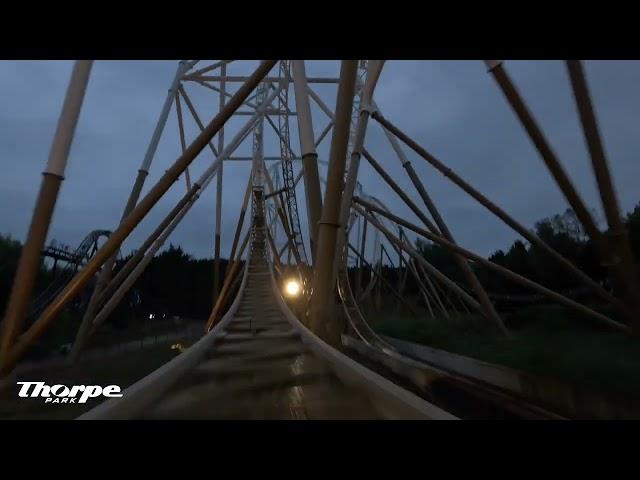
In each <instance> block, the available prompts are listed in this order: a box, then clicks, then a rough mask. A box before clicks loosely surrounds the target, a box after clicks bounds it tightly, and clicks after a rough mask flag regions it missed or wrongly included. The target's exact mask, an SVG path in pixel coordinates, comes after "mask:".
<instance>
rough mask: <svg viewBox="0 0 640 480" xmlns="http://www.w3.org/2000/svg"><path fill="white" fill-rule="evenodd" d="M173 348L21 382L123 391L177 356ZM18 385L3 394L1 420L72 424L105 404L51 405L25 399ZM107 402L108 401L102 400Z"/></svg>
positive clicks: (51, 371)
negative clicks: (84, 414) (92, 386)
mask: <svg viewBox="0 0 640 480" xmlns="http://www.w3.org/2000/svg"><path fill="white" fill-rule="evenodd" d="M176 354H177V353H176V350H172V349H171V344H170V343H169V344H159V345H157V346H154V347H150V348H146V349H142V350H138V351H135V352H126V353H122V354H120V355H117V356H110V357H105V358H103V359H99V360H87V361H85V362H83V363H80V364H78V365H75V366H71V367H70V366H56V367H49V368H46V369H41V370H38V371H34V372H29V373H28V374H24V375H21V376H20V377H19V378H18V381H43V382H45V383H46V384H47V385H56V384H62V385H66V386H71V385H100V386H103V387H104V386H107V385H118V386H120V387H121V388H122V389H123V390H124V388H125V387H127V386H129V385H131V384H133V383H135V382H136V381H137V380H139V379H141V378H142V377H144V376H146V375H148V374H149V373H151V372H152V371H154V370H156V369H157V368H158V367H160V366H161V365H163V364H164V363H166V362H168V361H169V360H171V359H172V358H173V357H175V356H176ZM18 391H19V388H18V385H16V386H15V387H10V388H6V389H4V390H2V391H0V419H4V420H9V419H14V420H20V419H22V420H25V419H28V420H44V419H47V420H70V419H74V418H76V417H77V416H78V415H80V414H82V413H84V412H85V411H88V410H90V409H91V408H93V407H95V406H96V405H97V404H98V403H100V402H101V401H102V400H95V399H90V400H89V401H87V403H85V404H70V405H69V404H51V403H47V404H45V403H44V399H42V398H21V397H19V396H18ZM102 399H104V397H102Z"/></svg>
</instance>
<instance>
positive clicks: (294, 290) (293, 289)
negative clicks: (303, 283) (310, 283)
mask: <svg viewBox="0 0 640 480" xmlns="http://www.w3.org/2000/svg"><path fill="white" fill-rule="evenodd" d="M284 290H285V292H286V294H287V295H289V296H290V297H295V296H296V295H298V294H299V293H300V284H299V283H298V282H297V281H296V280H289V281H288V282H287V284H286V285H285V287H284Z"/></svg>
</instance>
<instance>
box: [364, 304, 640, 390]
mask: <svg viewBox="0 0 640 480" xmlns="http://www.w3.org/2000/svg"><path fill="white" fill-rule="evenodd" d="M376 317H377V318H376ZM376 317H373V318H370V321H371V324H372V326H373V328H374V329H375V330H376V331H377V332H379V333H381V334H383V335H388V336H390V337H395V338H398V339H402V340H407V341H411V342H415V343H420V344H423V345H429V346H432V347H434V348H438V349H442V350H447V351H450V352H454V353H458V354H461V355H465V356H468V357H472V358H477V359H479V360H484V361H487V362H491V363H496V364H500V365H505V366H509V367H512V368H515V369H518V370H523V371H526V372H529V373H532V374H536V375H540V376H546V377H552V378H557V379H559V380H564V381H567V382H572V383H575V384H578V385H582V386H585V387H587V388H590V389H592V390H596V391H601V392H606V393H612V394H618V395H625V396H629V395H632V396H634V397H638V398H640V338H638V337H631V336H628V335H625V334H621V333H616V332H611V331H608V330H603V329H601V328H599V327H596V326H593V324H592V323H591V322H589V321H588V320H586V319H584V318H581V317H580V316H577V315H576V314H575V313H573V312H569V311H567V310H566V309H564V308H563V307H556V306H536V307H529V308H525V309H522V310H520V311H518V312H515V313H512V314H510V315H508V316H506V317H505V321H506V323H507V325H508V326H509V328H510V330H511V332H512V337H511V338H503V337H500V336H499V335H497V334H495V333H494V332H493V331H492V330H491V329H490V328H487V325H486V324H484V323H483V322H482V319H480V318H479V317H477V316H472V315H458V316H456V317H454V318H449V319H446V318H418V317H410V316H393V315H388V316H385V315H383V314H378V315H377V316H376Z"/></svg>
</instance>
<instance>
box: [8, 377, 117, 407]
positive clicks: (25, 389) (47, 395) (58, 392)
mask: <svg viewBox="0 0 640 480" xmlns="http://www.w3.org/2000/svg"><path fill="white" fill-rule="evenodd" d="M17 383H18V385H22V387H21V388H20V391H19V392H18V396H20V397H23V398H26V397H32V398H35V397H40V398H44V399H45V400H44V403H86V402H87V400H89V399H90V398H95V397H99V396H100V395H103V396H105V397H121V396H122V393H120V387H119V386H117V385H109V386H107V387H104V388H102V387H101V386H100V385H73V386H72V387H67V386H66V385H53V386H49V385H46V384H45V383H44V382H17ZM31 387H33V388H31ZM29 391H31V393H29ZM80 394H81V395H80ZM78 395H80V398H78ZM76 400H77V402H76Z"/></svg>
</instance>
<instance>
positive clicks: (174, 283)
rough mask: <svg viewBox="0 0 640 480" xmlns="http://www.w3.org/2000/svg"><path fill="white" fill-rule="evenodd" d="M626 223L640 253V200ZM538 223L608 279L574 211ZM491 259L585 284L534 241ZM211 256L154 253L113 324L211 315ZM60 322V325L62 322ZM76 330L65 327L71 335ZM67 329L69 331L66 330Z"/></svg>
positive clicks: (4, 288) (518, 290)
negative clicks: (152, 316) (151, 318)
mask: <svg viewBox="0 0 640 480" xmlns="http://www.w3.org/2000/svg"><path fill="white" fill-rule="evenodd" d="M625 223H626V226H627V230H628V232H629V236H630V239H631V244H632V249H633V253H634V255H635V258H636V259H640V203H638V205H636V207H635V208H634V209H633V211H631V212H629V213H628V214H627V215H626V217H625ZM533 231H534V232H535V234H536V235H538V236H539V237H540V238H541V239H542V240H544V241H545V242H546V243H547V244H548V245H550V246H551V247H552V248H554V249H555V250H557V251H558V252H559V253H560V254H562V255H563V256H564V257H565V258H567V259H568V260H569V261H571V262H572V263H573V264H574V265H576V266H577V267H578V268H580V269H581V270H582V271H584V272H585V273H586V274H587V275H589V276H590V277H592V278H593V279H595V280H596V281H598V282H601V283H602V284H603V285H605V286H607V285H608V282H609V279H608V277H607V271H606V269H605V268H604V267H603V266H602V265H601V264H600V261H599V259H598V257H597V255H596V252H595V248H594V245H593V242H592V241H591V240H590V239H589V238H588V236H587V235H586V234H585V232H584V230H583V228H582V226H581V224H580V222H579V221H578V220H577V218H576V216H575V214H574V212H573V211H572V210H570V209H568V210H566V211H565V212H564V213H561V214H557V215H553V216H551V217H548V218H544V219H542V220H540V221H538V222H536V223H535V225H534V228H533ZM416 247H417V249H418V250H419V251H420V253H421V254H422V255H423V256H424V258H425V259H426V260H427V261H429V262H430V263H431V264H432V265H433V266H435V267H436V268H438V269H439V270H440V271H441V272H442V273H444V274H445V275H447V276H448V277H449V278H451V279H453V280H455V281H456V282H458V284H460V285H461V286H465V285H466V284H465V281H464V278H463V277H462V274H461V272H460V270H459V268H458V267H457V265H456V264H455V263H454V262H453V261H452V257H451V254H450V253H449V252H448V251H447V250H446V249H444V248H442V247H440V246H439V245H437V244H434V243H432V242H429V241H425V240H420V239H418V240H417V241H416ZM21 249H22V245H21V243H20V242H19V241H17V240H15V239H12V238H11V237H10V236H6V235H0V311H1V312H3V313H4V311H5V308H6V304H7V301H8V297H9V294H10V291H11V285H12V282H13V277H14V274H15V270H16V268H17V264H18V260H19V257H20V251H21ZM132 255H133V253H131V254H130V255H129V256H127V257H126V258H123V259H120V260H119V261H118V262H117V264H116V269H119V268H122V266H123V265H124V264H125V262H126V261H127V260H128V259H129V258H131V256H132ZM489 260H491V261H493V262H495V263H497V264H499V265H501V266H503V267H505V268H508V269H510V270H512V271H514V272H516V273H518V274H520V275H523V276H525V277H527V278H529V279H531V280H534V281H536V282H538V283H540V284H542V285H544V286H546V287H548V288H550V289H553V290H555V291H559V292H563V291H567V290H571V289H575V288H578V287H580V286H581V285H580V283H579V282H578V281H577V280H576V279H575V278H574V277H573V276H571V275H568V274H567V273H566V271H565V270H564V269H563V268H562V267H561V266H559V265H558V263H557V262H556V261H555V260H554V259H553V258H551V257H550V256H549V255H548V254H547V253H546V252H544V251H541V249H540V248H539V247H537V246H536V245H531V244H529V243H526V242H523V241H521V240H516V241H515V242H513V244H512V245H511V246H510V247H509V248H508V249H506V250H502V249H501V250H497V251H495V252H494V253H493V254H492V255H490V256H489ZM226 267H227V260H225V259H221V261H220V272H219V278H220V279H221V282H222V279H223V278H224V272H225V270H226ZM473 268H474V270H475V271H476V273H477V275H478V277H479V279H480V281H481V282H482V284H483V285H484V286H485V289H486V290H487V291H488V292H489V293H491V294H502V295H522V294H528V293H531V292H530V291H528V290H526V289H525V288H523V287H521V286H519V285H517V284H515V283H513V282H510V281H508V280H506V279H504V278H503V277H502V276H500V275H498V274H497V273H495V272H494V271H492V270H489V269H487V268H486V267H483V266H480V265H473ZM213 270H214V262H213V259H210V258H209V259H196V258H194V257H193V256H192V255H189V254H187V253H186V252H184V250H183V249H182V248H181V247H180V246H175V245H173V244H171V245H170V246H169V248H168V249H166V250H164V251H163V252H161V253H160V254H158V255H156V256H155V257H154V258H153V260H152V261H151V262H150V264H149V266H148V267H147V269H146V270H145V271H144V273H143V274H142V275H141V276H140V277H139V278H138V280H137V281H136V282H135V284H134V286H133V288H132V289H131V291H130V292H129V293H128V294H127V295H126V296H125V298H124V299H123V301H122V302H121V303H120V305H119V306H118V308H116V309H115V310H114V311H113V313H112V314H111V315H110V318H109V319H108V323H110V324H111V325H112V326H113V327H114V328H125V327H126V326H127V325H129V324H131V323H132V322H137V321H149V315H150V314H153V315H154V318H162V317H163V316H175V315H177V316H181V317H186V318H199V319H204V318H207V317H208V315H209V313H210V312H211V309H212V306H213V305H212V300H213V273H214V272H213ZM350 270H351V271H350V275H351V281H352V286H353V285H354V284H355V274H356V273H355V269H353V268H352V269H350ZM382 271H383V275H384V277H385V278H386V279H387V280H389V282H390V283H391V284H393V285H396V286H397V285H398V281H399V280H400V278H401V276H402V272H400V271H398V269H394V268H392V267H390V266H387V265H385V266H384V267H383V269H382ZM54 275H55V272H53V271H52V270H51V269H50V268H48V267H47V266H46V265H45V263H44V261H43V262H42V263H41V266H40V269H39V271H38V275H37V279H36V286H35V291H36V293H37V292H39V291H42V290H43V289H44V288H45V287H46V285H47V284H48V283H49V282H51V280H52V279H53V276H54ZM370 275H371V274H370V273H369V272H366V273H365V275H364V276H363V277H364V278H363V286H364V285H365V284H366V282H368V279H369V277H370ZM92 286H93V285H89V287H88V288H87V289H86V291H85V292H83V293H82V294H81V295H79V298H78V299H77V300H76V302H75V303H74V304H73V305H71V306H70V307H69V308H68V309H67V311H66V312H65V313H64V315H65V316H66V318H67V320H66V321H61V322H60V323H61V324H65V325H68V327H66V328H65V330H66V329H67V328H68V330H69V331H71V330H72V331H73V332H75V329H77V325H78V324H79V321H80V318H81V316H82V312H83V310H84V308H85V307H86V302H87V301H88V298H89V296H90V290H91V288H92ZM417 288H418V287H417V285H416V283H415V282H414V281H413V279H412V278H411V276H410V275H408V276H407V281H406V288H405V291H406V292H407V293H411V292H417ZM61 328H62V327H61ZM70 335H72V333H69V334H66V337H69V336H70ZM66 337H65V338H66Z"/></svg>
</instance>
